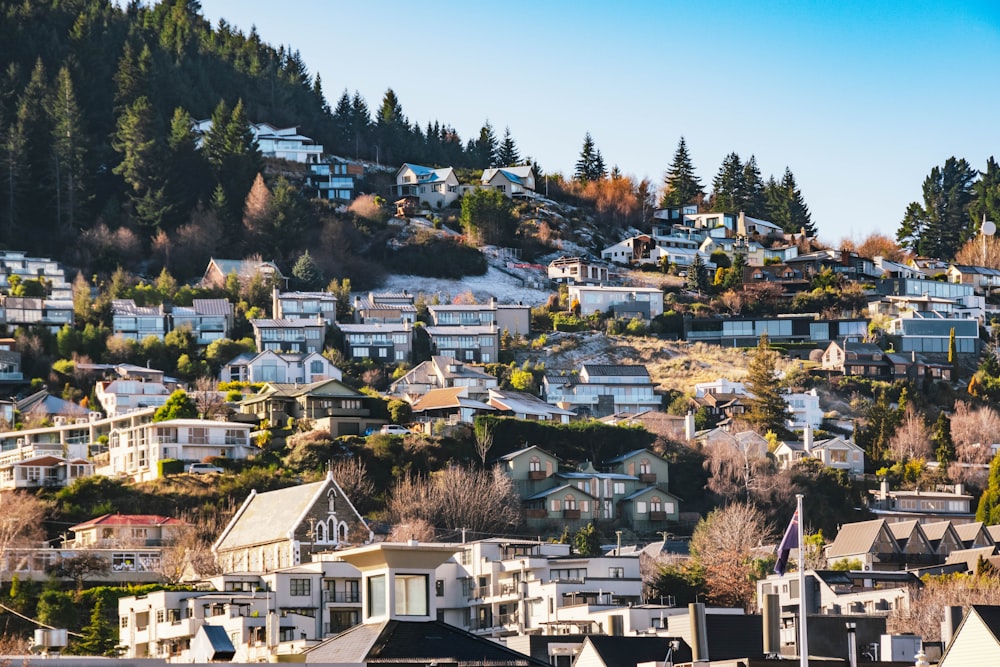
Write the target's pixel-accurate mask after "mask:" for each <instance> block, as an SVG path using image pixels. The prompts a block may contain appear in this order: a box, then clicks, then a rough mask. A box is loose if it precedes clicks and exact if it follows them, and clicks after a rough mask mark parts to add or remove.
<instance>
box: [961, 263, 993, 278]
mask: <svg viewBox="0 0 1000 667" xmlns="http://www.w3.org/2000/svg"><path fill="white" fill-rule="evenodd" d="M951 266H952V268H954V269H955V270H956V271H958V272H960V273H972V274H978V275H982V276H1000V270H997V269H991V268H989V267H987V266H972V265H971V264H952V265H951Z"/></svg>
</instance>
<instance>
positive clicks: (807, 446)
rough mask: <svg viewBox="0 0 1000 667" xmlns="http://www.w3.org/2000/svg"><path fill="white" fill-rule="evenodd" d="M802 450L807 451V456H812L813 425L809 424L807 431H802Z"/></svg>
mask: <svg viewBox="0 0 1000 667" xmlns="http://www.w3.org/2000/svg"><path fill="white" fill-rule="evenodd" d="M802 449H804V450H805V454H806V456H812V449H813V427H812V424H809V423H807V424H806V428H805V430H804V431H802Z"/></svg>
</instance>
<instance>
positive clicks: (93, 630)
mask: <svg viewBox="0 0 1000 667" xmlns="http://www.w3.org/2000/svg"><path fill="white" fill-rule="evenodd" d="M82 634H83V636H82V637H81V638H80V641H79V642H78V644H77V648H78V649H79V652H80V654H81V655H105V656H113V655H115V646H116V645H117V644H118V637H117V634H118V633H117V632H115V628H114V627H112V625H111V622H110V621H108V619H107V618H105V616H104V598H102V597H98V598H97V600H96V601H95V602H94V608H93V610H92V611H91V612H90V623H88V624H87V625H86V626H84V628H83V633H82Z"/></svg>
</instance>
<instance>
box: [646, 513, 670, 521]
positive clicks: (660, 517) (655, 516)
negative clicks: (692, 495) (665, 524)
mask: <svg viewBox="0 0 1000 667" xmlns="http://www.w3.org/2000/svg"><path fill="white" fill-rule="evenodd" d="M649 520H650V521H666V520H667V513H666V512H650V513H649Z"/></svg>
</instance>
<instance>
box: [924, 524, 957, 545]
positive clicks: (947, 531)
mask: <svg viewBox="0 0 1000 667" xmlns="http://www.w3.org/2000/svg"><path fill="white" fill-rule="evenodd" d="M921 528H922V529H923V531H924V535H926V536H927V540H928V541H929V542H930V543H931V546H932V547H933V548H934V551H935V552H936V551H938V550H939V549H940V548H941V545H942V543H943V542H944V541H945V540H946V539H947V538H948V536H949V535H950V536H951V539H952V540H954V541H955V543H956V544H958V546H959V547H961V546H962V540H961V539H960V538H959V537H958V533H956V532H955V528H954V527H952V525H951V521H935V522H934V523H925V524H923V525H922V526H921Z"/></svg>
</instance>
